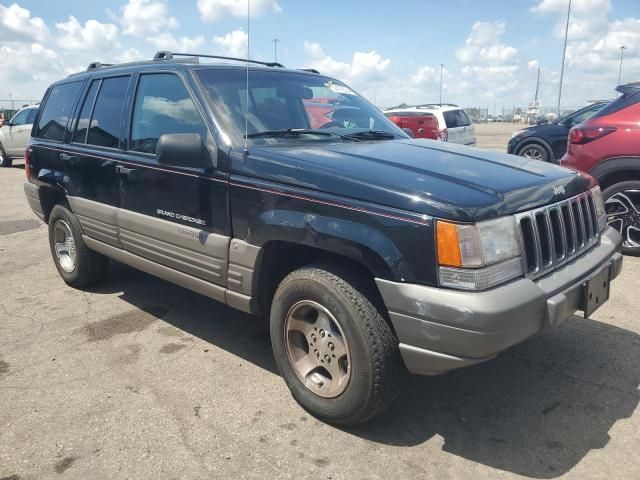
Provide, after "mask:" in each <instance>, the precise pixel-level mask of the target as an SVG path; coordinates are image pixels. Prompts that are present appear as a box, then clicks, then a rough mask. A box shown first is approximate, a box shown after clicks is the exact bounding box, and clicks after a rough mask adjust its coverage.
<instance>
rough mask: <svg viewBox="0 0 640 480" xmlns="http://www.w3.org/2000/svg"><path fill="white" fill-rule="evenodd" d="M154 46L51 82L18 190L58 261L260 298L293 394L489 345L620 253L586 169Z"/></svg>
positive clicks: (235, 301)
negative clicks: (134, 59) (145, 55)
mask: <svg viewBox="0 0 640 480" xmlns="http://www.w3.org/2000/svg"><path fill="white" fill-rule="evenodd" d="M257 63H258V62H254V64H253V65H252V66H251V68H249V66H248V62H247V64H246V65H245V64H242V65H238V64H232V63H231V64H229V63H227V64H224V63H222V64H220V63H218V64H211V63H210V64H204V63H200V62H199V57H185V58H182V57H180V58H178V54H172V53H170V52H160V53H159V54H157V55H156V58H155V59H154V60H152V61H147V62H140V63H135V64H126V65H115V66H104V65H100V64H92V65H91V66H90V68H89V70H88V71H87V72H83V73H80V74H76V75H72V76H70V77H68V78H66V79H64V80H61V81H59V82H56V83H54V84H53V85H52V86H51V87H50V88H49V89H48V90H47V92H46V95H45V97H44V100H43V103H42V107H41V108H40V110H39V112H38V116H37V118H36V122H35V125H34V128H33V132H32V136H33V138H32V140H31V141H30V143H29V145H28V148H27V154H26V159H27V168H26V172H27V177H28V182H27V183H26V184H25V192H26V195H27V198H28V201H29V204H30V206H31V208H32V209H33V210H34V212H35V213H36V214H37V215H38V216H39V217H40V218H41V219H43V220H44V221H46V222H48V224H49V242H50V246H51V253H52V256H53V259H54V262H55V265H56V267H57V269H58V271H59V272H60V275H61V276H62V278H63V279H64V280H65V282H67V283H68V284H69V285H71V286H73V287H77V288H82V287H86V286H88V285H91V284H94V283H95V282H97V281H99V280H101V279H102V278H103V277H104V275H105V271H106V269H107V262H108V260H107V259H108V258H113V259H116V260H118V261H120V262H123V263H126V264H129V265H132V266H134V267H136V268H139V269H141V270H144V271H145V272H148V273H151V274H153V275H157V276H159V277H162V278H164V279H167V280H169V281H172V282H175V283H177V284H179V285H182V286H184V287H186V288H189V289H192V290H195V291H196V292H199V293H201V294H203V295H207V296H209V297H211V298H213V299H215V300H217V301H220V302H224V303H226V304H228V305H230V306H231V307H234V308H237V309H240V310H243V311H245V312H250V313H253V314H267V315H268V316H269V317H270V328H271V340H272V345H273V351H274V355H275V359H276V362H277V364H278V367H279V369H280V371H281V373H282V376H283V377H284V380H285V381H286V383H287V385H288V386H289V388H290V389H291V391H292V393H293V396H294V397H295V399H296V400H297V401H298V402H299V403H300V404H301V405H302V406H303V407H304V408H306V409H307V410H309V411H310V412H312V413H313V414H315V415H317V416H319V417H320V418H323V419H325V420H327V421H330V422H334V423H337V424H354V423H358V422H362V421H365V420H367V419H369V418H371V417H372V416H374V415H376V414H377V413H379V412H381V411H382V410H384V409H385V408H386V407H387V406H388V405H389V404H390V403H391V401H392V400H393V398H394V397H395V395H396V393H397V391H398V389H399V386H400V384H401V380H402V378H403V376H404V374H405V372H406V371H407V370H408V371H410V372H414V373H419V374H439V373H443V372H446V371H449V370H453V369H456V368H460V367H465V366H468V365H473V364H476V363H479V362H483V361H485V360H488V359H491V358H493V357H495V356H496V355H497V354H498V353H499V352H501V351H502V350H504V349H506V348H508V347H510V346H512V345H514V344H516V343H518V342H521V341H523V340H525V339H526V338H529V337H531V336H533V335H536V334H537V333H539V332H541V331H543V330H545V329H547V328H549V327H552V326H555V325H557V324H559V323H560V322H562V321H563V320H564V319H565V318H567V316H569V315H570V314H572V313H574V312H575V311H576V310H582V311H584V312H585V315H589V314H591V312H592V311H593V310H594V309H595V308H597V307H598V306H599V305H600V304H602V303H603V302H604V301H606V299H607V298H608V295H609V282H610V281H611V280H612V279H613V278H615V277H616V276H617V275H618V273H619V272H620V269H621V265H622V256H621V255H620V254H619V253H618V249H619V246H620V235H619V234H618V233H617V232H616V231H615V230H613V229H611V228H607V227H606V222H605V213H604V207H603V204H602V198H601V195H600V190H599V188H598V186H597V185H596V183H595V182H594V180H593V179H592V178H591V177H590V176H589V175H585V174H578V173H576V172H574V171H571V170H567V169H564V168H561V167H558V166H556V165H551V164H543V163H541V162H531V161H529V160H527V159H523V158H522V159H521V158H516V157H513V156H508V155H505V154H501V153H497V152H485V151H481V150H476V149H473V148H469V147H464V146H459V145H452V144H448V143H443V142H433V141H428V140H413V139H410V138H408V137H407V135H406V134H405V133H403V132H402V130H400V129H399V128H397V127H396V126H395V125H394V124H393V123H391V121H389V120H388V119H387V118H386V117H385V116H384V115H383V114H382V113H381V112H380V111H379V110H377V109H376V108H375V107H374V106H372V105H371V104H370V103H368V102H367V101H366V100H364V99H363V98H362V97H360V96H358V95H357V94H356V93H355V92H353V90H351V89H350V88H349V87H347V86H346V85H344V84H343V83H341V82H340V81H338V80H334V79H331V78H328V77H325V76H323V75H320V74H318V73H317V72H314V71H300V70H289V69H285V68H284V67H282V66H281V65H279V64H263V65H260V64H257Z"/></svg>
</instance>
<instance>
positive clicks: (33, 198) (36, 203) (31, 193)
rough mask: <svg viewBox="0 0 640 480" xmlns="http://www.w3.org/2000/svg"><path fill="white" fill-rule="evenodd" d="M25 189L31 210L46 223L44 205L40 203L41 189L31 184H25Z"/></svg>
mask: <svg viewBox="0 0 640 480" xmlns="http://www.w3.org/2000/svg"><path fill="white" fill-rule="evenodd" d="M23 188H24V194H25V195H26V197H27V202H28V203H29V206H30V207H31V210H33V213H35V214H36V215H37V217H38V218H39V219H40V220H42V221H43V222H44V210H43V209H42V203H41V202H40V189H39V188H38V186H37V185H35V184H33V183H30V182H25V184H24V187H23Z"/></svg>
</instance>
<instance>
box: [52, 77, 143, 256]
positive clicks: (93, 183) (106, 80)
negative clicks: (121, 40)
mask: <svg viewBox="0 0 640 480" xmlns="http://www.w3.org/2000/svg"><path fill="white" fill-rule="evenodd" d="M130 82H131V75H117V76H105V77H100V78H94V79H93V80H92V81H91V82H90V83H89V84H87V85H86V88H85V90H84V92H83V99H82V103H81V105H80V110H79V113H78V115H76V119H75V121H74V124H73V126H72V129H71V138H70V144H69V146H68V147H67V148H66V149H65V151H64V152H63V153H62V154H61V159H62V160H63V164H64V169H63V171H64V178H65V180H64V183H65V185H66V188H67V192H68V195H67V197H68V199H69V203H70V205H71V208H72V210H73V211H74V213H75V214H76V216H77V217H78V220H79V222H80V224H81V225H82V228H83V230H84V233H85V234H86V235H88V236H90V237H92V238H94V239H96V240H99V241H101V242H104V243H108V244H110V245H114V246H117V247H121V246H122V245H121V243H120V239H119V236H118V225H117V215H118V207H119V204H120V199H119V190H118V179H117V176H116V164H117V161H118V159H119V158H121V157H122V146H123V142H122V138H123V134H124V129H123V119H124V106H125V102H126V98H127V91H128V89H129V84H130Z"/></svg>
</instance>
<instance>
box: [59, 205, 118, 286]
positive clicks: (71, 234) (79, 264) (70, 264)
mask: <svg viewBox="0 0 640 480" xmlns="http://www.w3.org/2000/svg"><path fill="white" fill-rule="evenodd" d="M49 246H50V247H51V255H52V257H53V261H54V263H55V265H56V268H57V269H58V273H59V274H60V276H61V277H62V279H63V280H64V281H65V282H66V283H67V284H68V285H70V286H72V287H76V288H84V287H89V286H91V285H94V284H96V283H98V282H99V281H100V280H102V279H103V278H104V276H105V275H106V273H107V268H108V265H109V260H108V258H107V257H105V256H104V255H101V254H99V253H97V252H94V251H93V250H89V248H88V247H87V245H86V244H85V243H84V240H82V229H81V227H80V223H78V220H77V219H76V217H75V215H74V214H73V213H72V212H71V211H69V209H68V208H66V207H65V206H62V205H56V206H55V207H53V210H51V215H49Z"/></svg>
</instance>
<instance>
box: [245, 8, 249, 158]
mask: <svg viewBox="0 0 640 480" xmlns="http://www.w3.org/2000/svg"><path fill="white" fill-rule="evenodd" d="M250 54H251V0H247V99H246V101H245V107H244V154H245V155H247V154H248V153H249V147H248V145H247V141H248V135H249V57H250Z"/></svg>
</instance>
